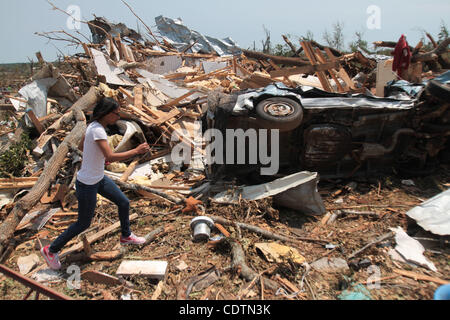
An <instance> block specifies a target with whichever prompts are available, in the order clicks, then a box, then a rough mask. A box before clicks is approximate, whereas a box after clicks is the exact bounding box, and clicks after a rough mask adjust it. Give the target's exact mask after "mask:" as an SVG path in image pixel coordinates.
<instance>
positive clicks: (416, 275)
mask: <svg viewBox="0 0 450 320" xmlns="http://www.w3.org/2000/svg"><path fill="white" fill-rule="evenodd" d="M393 271H394V272H395V273H398V274H400V275H402V276H405V277H408V278H412V279H414V280H424V281H430V282H434V283H437V284H442V285H445V284H449V281H447V280H443V279H440V278H435V277H430V276H426V275H423V274H420V273H415V272H411V271H406V270H400V269H393Z"/></svg>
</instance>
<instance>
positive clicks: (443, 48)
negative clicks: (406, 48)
mask: <svg viewBox="0 0 450 320" xmlns="http://www.w3.org/2000/svg"><path fill="white" fill-rule="evenodd" d="M449 45H450V38H447V39H445V40H444V41H442V42H441V44H439V45H438V46H437V47H436V48H435V49H434V50H432V51H430V52H427V53H418V54H416V55H414V56H413V57H412V58H411V62H417V61H421V62H426V61H433V60H437V59H438V57H439V56H440V55H442V54H444V53H446V52H447V47H448V46H449Z"/></svg>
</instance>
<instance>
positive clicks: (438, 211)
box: [406, 189, 450, 236]
mask: <svg viewBox="0 0 450 320" xmlns="http://www.w3.org/2000/svg"><path fill="white" fill-rule="evenodd" d="M406 215H407V216H409V217H410V218H412V219H414V220H416V222H417V224H418V225H419V226H421V227H422V228H424V229H425V230H426V231H430V232H432V233H434V234H437V235H440V236H448V235H450V189H448V190H447V191H444V192H442V193H440V194H438V195H437V196H435V197H433V198H431V199H429V200H427V201H425V202H423V203H422V204H420V205H419V206H417V207H415V208H413V209H411V210H409V211H408V212H407V213H406Z"/></svg>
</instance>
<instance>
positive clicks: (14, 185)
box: [0, 177, 38, 190]
mask: <svg viewBox="0 0 450 320" xmlns="http://www.w3.org/2000/svg"><path fill="white" fill-rule="evenodd" d="M37 181H38V178H37V177H28V178H11V179H7V178H1V179H0V190H4V189H28V188H32V187H33V186H34V185H35V184H36V182H37Z"/></svg>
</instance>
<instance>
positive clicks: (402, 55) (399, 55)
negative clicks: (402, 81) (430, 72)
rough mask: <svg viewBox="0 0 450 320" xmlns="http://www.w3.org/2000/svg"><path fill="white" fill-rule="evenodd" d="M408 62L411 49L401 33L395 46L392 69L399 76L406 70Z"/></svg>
mask: <svg viewBox="0 0 450 320" xmlns="http://www.w3.org/2000/svg"><path fill="white" fill-rule="evenodd" d="M410 62H411V50H410V49H409V44H408V42H407V41H406V38H405V35H403V34H402V36H401V37H400V39H399V40H398V42H397V45H396V46H395V50H394V63H393V64H392V71H396V72H397V74H398V75H399V76H400V75H401V74H402V72H403V71H405V70H408V67H409V64H410Z"/></svg>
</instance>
